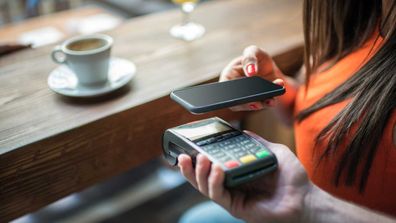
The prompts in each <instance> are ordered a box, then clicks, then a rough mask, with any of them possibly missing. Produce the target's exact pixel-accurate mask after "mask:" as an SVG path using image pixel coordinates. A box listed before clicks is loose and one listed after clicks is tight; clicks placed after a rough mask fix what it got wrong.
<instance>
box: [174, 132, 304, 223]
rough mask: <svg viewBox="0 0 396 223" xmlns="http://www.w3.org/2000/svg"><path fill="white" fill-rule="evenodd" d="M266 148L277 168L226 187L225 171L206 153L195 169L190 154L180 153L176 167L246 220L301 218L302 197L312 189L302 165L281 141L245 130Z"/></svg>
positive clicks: (214, 198)
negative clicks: (232, 187)
mask: <svg viewBox="0 0 396 223" xmlns="http://www.w3.org/2000/svg"><path fill="white" fill-rule="evenodd" d="M248 134H250V135H251V136H252V137H254V138H255V139H257V140H258V141H260V142H261V143H262V144H263V145H264V146H266V147H267V148H269V149H270V150H271V151H272V152H273V153H274V154H275V156H276V157H277V159H278V170H277V171H275V172H274V173H272V174H269V175H266V176H263V177H262V178H260V179H258V180H256V181H254V182H252V183H250V184H247V185H243V187H239V188H234V189H232V190H231V189H226V188H224V186H223V182H224V172H223V170H222V169H221V167H220V166H219V165H217V164H213V165H212V164H211V162H210V161H209V160H208V158H207V157H205V156H204V155H201V154H200V155H198V157H197V163H196V168H195V170H194V169H193V167H192V164H191V158H190V157H189V156H187V155H185V154H182V155H180V156H179V158H178V161H179V167H180V169H181V172H182V174H183V175H184V176H185V177H186V178H187V180H188V181H189V182H190V183H191V184H192V185H193V186H194V187H195V188H197V189H198V190H199V191H200V192H201V193H202V194H204V195H205V196H208V197H209V198H211V199H212V200H214V201H215V202H216V203H218V204H220V205H221V206H223V207H224V208H225V209H227V210H228V211H229V212H230V213H231V214H232V215H234V216H235V217H237V218H242V219H244V220H246V221H248V222H300V220H301V219H302V217H303V209H304V205H305V203H304V200H305V199H304V198H305V196H306V195H307V193H308V192H309V191H310V190H311V188H312V184H311V182H310V181H309V180H308V178H307V175H306V173H305V170H304V168H303V167H302V165H301V164H300V162H299V161H298V159H297V158H296V157H295V156H294V154H293V153H292V152H291V151H290V150H289V148H287V147H286V146H284V145H281V144H275V143H270V142H268V141H266V140H264V139H262V138H260V137H259V136H257V135H255V134H253V133H248Z"/></svg>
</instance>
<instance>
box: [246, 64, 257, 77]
mask: <svg viewBox="0 0 396 223" xmlns="http://www.w3.org/2000/svg"><path fill="white" fill-rule="evenodd" d="M246 72H247V74H248V75H253V74H256V66H255V65H254V64H249V65H247V67H246Z"/></svg>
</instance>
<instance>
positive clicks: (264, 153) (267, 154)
mask: <svg viewBox="0 0 396 223" xmlns="http://www.w3.org/2000/svg"><path fill="white" fill-rule="evenodd" d="M269 154H270V153H269V152H268V151H267V150H261V151H260V152H258V153H256V156H257V157H258V158H264V157H266V156H269Z"/></svg>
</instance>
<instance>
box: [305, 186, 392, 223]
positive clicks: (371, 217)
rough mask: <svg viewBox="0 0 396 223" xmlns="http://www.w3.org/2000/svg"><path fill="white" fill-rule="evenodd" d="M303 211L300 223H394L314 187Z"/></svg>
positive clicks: (382, 215) (389, 218) (378, 214)
mask: <svg viewBox="0 0 396 223" xmlns="http://www.w3.org/2000/svg"><path fill="white" fill-rule="evenodd" d="M304 210H305V211H304V217H303V219H302V222H312V223H314V222H315V223H330V222H331V223H333V222H348V223H355V222H360V223H365V222H367V223H373V222H381V223H395V222H396V220H395V219H392V218H391V217H389V216H386V215H384V214H381V213H378V212H375V211H372V210H370V209H367V208H364V207H360V206H358V205H355V204H352V203H349V202H346V201H343V200H341V199H338V198H336V197H334V196H332V195H330V194H328V193H327V192H325V191H323V190H321V189H319V188H318V187H316V186H313V187H312V190H311V191H310V192H309V193H308V194H307V196H306V198H305V207H304Z"/></svg>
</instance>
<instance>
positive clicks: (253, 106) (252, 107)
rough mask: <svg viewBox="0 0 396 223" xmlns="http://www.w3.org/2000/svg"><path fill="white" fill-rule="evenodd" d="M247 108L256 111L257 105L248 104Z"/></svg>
mask: <svg viewBox="0 0 396 223" xmlns="http://www.w3.org/2000/svg"><path fill="white" fill-rule="evenodd" d="M249 108H250V109H254V110H256V109H257V105H255V104H250V105H249Z"/></svg>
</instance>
